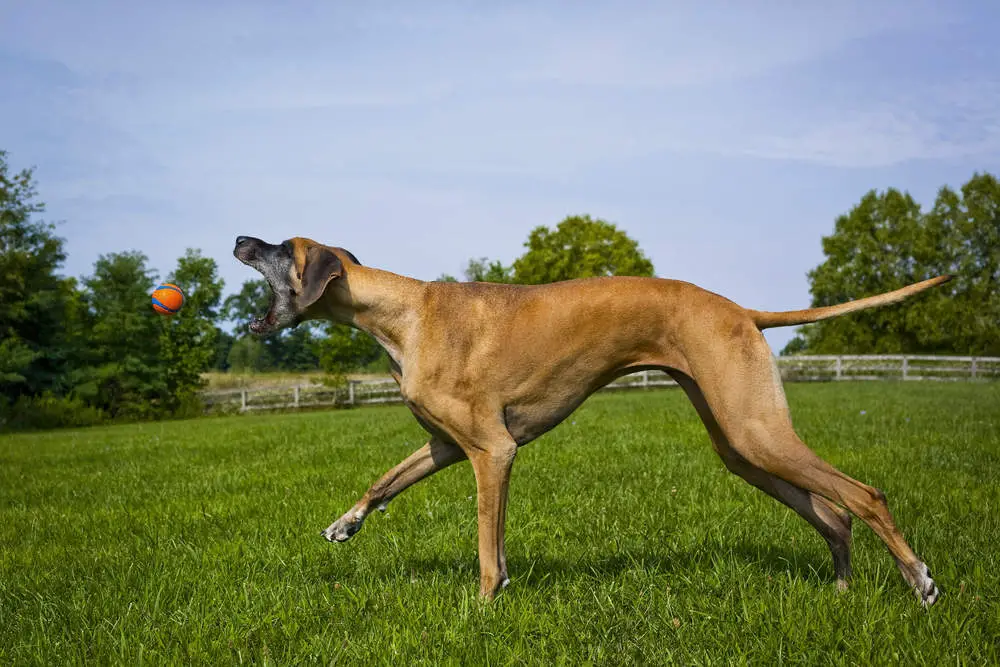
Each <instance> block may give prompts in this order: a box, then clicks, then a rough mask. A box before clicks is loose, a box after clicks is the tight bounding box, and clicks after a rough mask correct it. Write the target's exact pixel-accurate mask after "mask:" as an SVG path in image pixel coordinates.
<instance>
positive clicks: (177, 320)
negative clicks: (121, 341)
mask: <svg viewBox="0 0 1000 667" xmlns="http://www.w3.org/2000/svg"><path fill="white" fill-rule="evenodd" d="M218 268H219V267H218V265H217V264H216V262H215V260H214V259H212V258H210V257H203V256H202V254H201V252H200V251H198V250H194V249H192V248H188V249H187V251H186V252H185V254H184V256H183V257H181V258H180V259H179V260H178V261H177V268H176V269H175V270H174V271H173V273H171V274H170V275H169V276H168V277H167V281H168V282H171V283H174V284H175V285H177V286H178V287H180V288H181V291H182V292H184V307H183V308H181V310H180V311H179V312H178V313H177V314H176V315H172V316H170V317H169V318H164V319H163V327H162V331H161V333H160V360H161V363H162V365H163V379H164V381H165V382H166V387H167V395H166V407H167V408H168V409H169V410H171V411H176V410H178V409H179V408H181V407H182V406H184V405H186V404H187V403H188V402H190V401H191V400H192V399H193V398H194V396H195V393H196V392H197V390H198V389H200V388H201V387H202V385H203V384H204V382H203V380H202V373H204V372H205V371H207V370H209V369H210V368H212V365H213V362H214V361H215V356H216V354H217V349H216V345H217V341H218V335H219V331H218V329H217V328H216V326H215V321H216V320H217V319H218V317H219V303H220V301H221V300H222V288H223V281H222V279H221V278H219V275H218Z"/></svg>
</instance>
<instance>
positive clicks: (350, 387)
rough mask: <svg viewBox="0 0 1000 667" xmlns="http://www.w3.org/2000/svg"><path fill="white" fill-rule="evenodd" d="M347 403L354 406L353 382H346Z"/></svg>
mask: <svg viewBox="0 0 1000 667" xmlns="http://www.w3.org/2000/svg"><path fill="white" fill-rule="evenodd" d="M347 402H348V403H349V404H350V405H354V380H348V381H347Z"/></svg>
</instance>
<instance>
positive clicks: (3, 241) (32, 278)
mask: <svg viewBox="0 0 1000 667" xmlns="http://www.w3.org/2000/svg"><path fill="white" fill-rule="evenodd" d="M44 208H45V207H44V204H42V203H41V202H39V201H38V199H37V191H36V186H35V181H34V176H33V174H32V171H31V170H30V169H24V170H22V171H20V172H17V173H12V172H11V170H10V168H9V166H8V162H7V153H6V152H4V151H0V404H2V403H4V402H9V401H12V400H13V399H14V398H16V397H17V396H18V395H21V394H28V395H35V394H39V393H41V392H43V391H49V390H55V391H58V390H61V389H62V388H64V387H63V383H64V381H65V377H66V374H67V372H68V370H69V363H70V362H71V359H70V357H71V356H72V351H71V349H70V347H71V340H70V339H71V332H70V330H69V328H68V325H69V324H71V323H72V322H73V321H75V319H76V317H77V316H78V315H79V308H78V305H79V299H78V298H77V296H76V286H75V281H73V280H72V279H67V278H63V277H60V276H59V275H58V272H59V270H60V269H61V268H62V265H63V262H64V261H65V259H66V253H65V251H64V249H63V240H62V239H61V238H59V237H57V236H56V235H55V227H54V226H53V225H52V224H49V223H45V222H42V221H40V220H37V219H36V218H35V216H36V214H38V213H41V212H42V211H43V210H44ZM0 407H2V405H0Z"/></svg>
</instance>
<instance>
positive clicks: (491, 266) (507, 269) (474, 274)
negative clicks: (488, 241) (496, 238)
mask: <svg viewBox="0 0 1000 667" xmlns="http://www.w3.org/2000/svg"><path fill="white" fill-rule="evenodd" d="M465 280H466V281H468V282H477V283H512V282H514V267H512V266H504V265H503V263H502V262H500V261H496V260H495V261H490V259H489V258H487V257H480V258H479V259H470V260H469V264H468V265H467V266H466V267H465Z"/></svg>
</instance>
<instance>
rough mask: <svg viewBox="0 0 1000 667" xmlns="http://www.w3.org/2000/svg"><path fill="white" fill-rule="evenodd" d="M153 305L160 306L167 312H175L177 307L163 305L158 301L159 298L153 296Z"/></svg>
mask: <svg viewBox="0 0 1000 667" xmlns="http://www.w3.org/2000/svg"><path fill="white" fill-rule="evenodd" d="M153 305H154V306H159V307H160V308H162V309H163V310H165V311H167V312H168V313H176V312H177V308H170V307H169V306H165V305H163V304H162V303H160V300H159V299H157V298H156V297H155V296H154V297H153Z"/></svg>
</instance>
